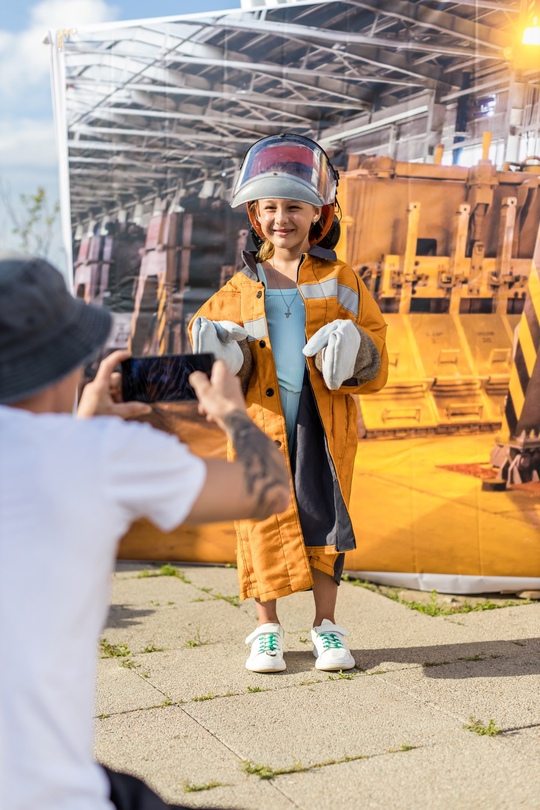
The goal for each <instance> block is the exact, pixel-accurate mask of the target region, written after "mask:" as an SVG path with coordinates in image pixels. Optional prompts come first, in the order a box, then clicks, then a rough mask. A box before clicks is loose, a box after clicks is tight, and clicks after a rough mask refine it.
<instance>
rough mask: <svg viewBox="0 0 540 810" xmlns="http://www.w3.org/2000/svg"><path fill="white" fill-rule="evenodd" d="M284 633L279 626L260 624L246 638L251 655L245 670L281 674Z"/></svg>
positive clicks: (283, 663) (283, 667)
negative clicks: (249, 645)
mask: <svg viewBox="0 0 540 810" xmlns="http://www.w3.org/2000/svg"><path fill="white" fill-rule="evenodd" d="M283 637H284V632H283V628H282V626H281V625H280V624H274V623H272V622H269V623H268V624H261V625H260V627H257V628H256V629H255V630H254V631H253V633H250V635H249V636H248V637H247V638H246V644H251V653H250V654H249V658H248V660H247V661H246V669H249V670H251V672H283V670H284V669H286V666H287V665H286V663H285V661H284V659H283Z"/></svg>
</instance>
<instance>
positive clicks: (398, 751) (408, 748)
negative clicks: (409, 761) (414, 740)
mask: <svg viewBox="0 0 540 810" xmlns="http://www.w3.org/2000/svg"><path fill="white" fill-rule="evenodd" d="M421 747H422V746H421V745H400V746H399V748H390V750H389V751H388V753H389V754H401V753H402V752H404V751H414V750H415V749H416V748H421Z"/></svg>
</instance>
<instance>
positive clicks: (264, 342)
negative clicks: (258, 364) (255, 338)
mask: <svg viewBox="0 0 540 810" xmlns="http://www.w3.org/2000/svg"><path fill="white" fill-rule="evenodd" d="M259 346H260V347H261V349H264V347H265V346H266V340H259Z"/></svg>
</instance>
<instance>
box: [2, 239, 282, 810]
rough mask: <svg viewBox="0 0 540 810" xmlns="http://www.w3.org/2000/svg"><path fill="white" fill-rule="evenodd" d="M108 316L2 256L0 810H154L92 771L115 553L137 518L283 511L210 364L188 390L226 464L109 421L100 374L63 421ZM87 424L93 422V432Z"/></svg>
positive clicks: (146, 796) (263, 458)
mask: <svg viewBox="0 0 540 810" xmlns="http://www.w3.org/2000/svg"><path fill="white" fill-rule="evenodd" d="M110 325H111V316H110V314H109V313H108V312H107V311H106V310H104V309H101V308H99V307H94V306H89V305H87V304H85V303H83V302H82V301H81V300H79V299H75V298H73V297H72V296H71V295H70V294H69V292H68V291H67V289H66V286H65V283H64V280H63V278H62V276H61V274H60V273H59V272H58V271H57V270H55V269H54V268H53V267H52V266H51V265H50V264H49V263H47V262H46V261H44V260H41V259H34V258H31V257H28V256H21V255H20V254H13V253H0V403H1V404H0V448H1V452H0V645H1V649H2V650H3V651H4V653H5V656H6V657H5V660H4V661H3V665H2V668H1V670H0V807H2V808H6V810H7V808H9V810H111V808H112V807H118V808H122V810H128V808H132V809H133V810H134V809H135V808H139V809H140V810H158V808H164V807H165V805H164V804H163V802H162V801H161V800H160V799H159V798H158V797H157V796H156V795H155V794H154V793H153V792H152V791H150V790H149V788H147V787H146V786H145V785H144V784H143V783H142V782H140V781H139V780H136V779H134V778H133V777H129V776H126V775H123V774H115V773H112V772H110V771H106V770H105V769H104V768H102V767H101V766H99V765H97V764H96V763H95V762H93V759H92V743H93V719H92V716H93V697H94V678H95V659H96V646H97V642H98V638H99V634H100V631H101V629H102V627H103V624H104V622H105V619H106V615H107V608H108V596H109V586H110V575H111V572H112V570H113V567H114V561H115V555H116V548H117V544H118V541H119V540H120V538H121V537H122V536H123V534H124V533H125V532H126V531H127V529H128V528H129V526H130V524H131V523H132V522H133V521H134V520H136V519H138V518H140V517H147V518H149V519H150V520H152V521H153V522H154V523H155V524H156V525H157V526H159V528H160V529H162V530H164V531H168V530H171V529H173V528H174V527H175V526H178V525H179V524H181V523H192V524H193V523H203V522H204V523H207V522H209V521H222V520H230V519H242V518H252V519H264V518H266V517H268V516H270V515H271V514H273V513H275V512H280V511H283V510H285V509H286V508H287V507H288V504H289V497H290V496H289V483H288V478H287V472H286V469H285V464H284V462H283V460H282V458H281V455H280V453H279V451H278V450H277V449H276V448H275V447H274V445H273V443H272V441H271V440H270V439H268V438H267V437H266V436H265V435H264V434H263V433H262V432H261V431H260V430H259V429H258V428H256V427H255V425H254V424H253V423H252V422H251V420H250V419H249V417H248V416H247V414H246V410H245V404H244V400H243V396H242V394H241V390H240V384H239V382H238V381H237V380H236V379H235V378H233V377H232V376H231V375H230V374H229V372H228V371H227V369H226V368H225V366H224V364H223V363H216V364H215V366H214V369H213V372H212V376H211V379H210V380H209V379H208V378H207V377H206V376H205V375H204V374H202V373H200V372H198V373H195V374H193V375H192V376H191V378H190V382H191V384H192V385H193V387H194V388H195V391H196V393H197V396H198V398H199V410H200V412H201V413H203V414H206V417H207V419H209V420H211V421H214V422H216V423H217V425H218V426H219V427H220V428H222V429H223V430H224V431H226V433H227V435H228V437H229V439H230V441H231V442H232V444H233V446H234V448H235V453H236V459H235V461H233V462H227V461H225V460H220V459H211V460H204V459H200V458H197V457H196V456H194V455H192V454H191V453H190V452H189V450H188V449H187V448H186V447H185V446H184V445H182V444H181V443H180V442H179V441H178V440H177V439H176V438H175V437H172V436H169V435H165V434H164V433H161V432H159V431H156V430H154V429H152V428H151V427H149V426H148V425H142V424H138V423H126V422H124V421H123V420H122V419H120V418H118V417H124V418H125V417H133V416H138V415H143V414H145V413H147V412H148V409H149V406H148V405H144V404H142V403H122V402H119V401H117V400H118V397H117V396H116V395H115V393H114V384H113V383H114V378H113V371H114V368H115V366H116V365H117V363H118V362H119V360H121V359H123V358H125V357H126V356H127V354H126V353H125V352H124V353H122V352H116V353H114V354H112V355H111V356H110V357H108V358H107V359H106V360H105V361H103V363H102V364H101V366H100V368H99V371H98V374H97V376H96V379H95V380H94V381H93V382H92V383H89V384H88V385H87V386H86V388H85V389H84V391H83V395H82V397H81V402H80V405H79V410H78V416H79V417H80V418H79V419H75V418H73V417H72V415H71V411H72V406H73V402H74V399H75V394H76V390H77V386H78V384H79V382H80V379H81V367H82V365H83V364H84V363H85V362H87V361H88V360H89V359H90V358H91V357H92V356H95V354H96V353H97V352H98V351H99V349H100V348H101V347H102V346H103V344H104V343H105V340H106V338H107V335H108V332H109V329H110ZM94 417H99V418H94Z"/></svg>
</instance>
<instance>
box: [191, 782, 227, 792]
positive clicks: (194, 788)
mask: <svg viewBox="0 0 540 810" xmlns="http://www.w3.org/2000/svg"><path fill="white" fill-rule="evenodd" d="M223 786H224V783H223V782H207V783H206V785H194V784H193V782H185V783H184V793H196V792H197V791H200V790H212V788H217V787H223Z"/></svg>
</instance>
